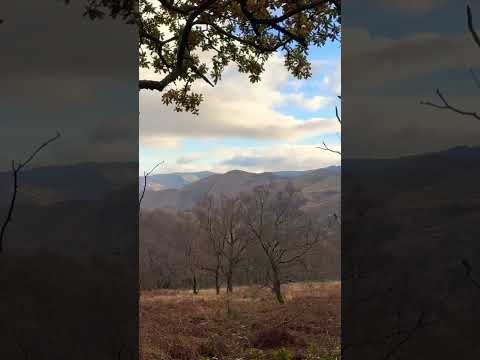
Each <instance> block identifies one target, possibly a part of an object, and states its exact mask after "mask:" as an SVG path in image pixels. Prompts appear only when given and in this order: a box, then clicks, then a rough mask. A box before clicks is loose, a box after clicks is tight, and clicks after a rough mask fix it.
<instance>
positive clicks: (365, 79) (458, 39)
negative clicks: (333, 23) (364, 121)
mask: <svg viewBox="0 0 480 360" xmlns="http://www.w3.org/2000/svg"><path fill="white" fill-rule="evenodd" d="M342 40H343V42H344V45H345V46H344V52H343V54H342V56H343V67H342V76H345V78H348V91H349V92H351V91H354V89H358V90H359V91H360V92H363V90H364V89H377V90H378V88H379V87H381V86H383V85H385V84H389V83H392V82H394V81H400V80H407V79H413V80H414V79H416V78H418V77H419V76H425V75H428V74H432V73H435V72H438V71H447V70H453V69H464V70H465V71H467V69H468V68H469V67H470V66H472V65H474V64H475V63H473V64H472V59H475V58H476V57H477V55H478V48H477V47H476V46H475V45H474V43H473V41H472V40H471V38H470V36H469V35H467V34H460V35H459V34H454V35H450V36H446V35H441V34H431V33H417V34H414V35H408V36H405V37H402V38H399V39H392V38H387V37H383V36H372V35H371V34H370V33H369V32H368V31H367V30H366V29H363V28H344V30H343V36H342Z"/></svg>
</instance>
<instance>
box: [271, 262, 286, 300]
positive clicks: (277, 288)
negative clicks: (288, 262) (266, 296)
mask: <svg viewBox="0 0 480 360" xmlns="http://www.w3.org/2000/svg"><path fill="white" fill-rule="evenodd" d="M272 270H273V284H272V290H273V293H274V294H275V297H276V298H277V301H278V302H279V303H280V304H285V299H284V298H283V294H282V289H281V282H280V274H279V273H278V269H276V268H274V269H272Z"/></svg>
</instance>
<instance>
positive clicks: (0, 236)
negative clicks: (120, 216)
mask: <svg viewBox="0 0 480 360" xmlns="http://www.w3.org/2000/svg"><path fill="white" fill-rule="evenodd" d="M58 138H60V133H59V132H58V131H57V134H56V135H55V136H54V137H52V138H51V139H49V140H47V141H45V142H44V143H42V144H41V145H40V146H39V147H37V148H36V149H35V151H33V153H32V154H31V155H30V156H29V157H28V158H27V160H25V161H24V162H23V163H19V164H15V161H14V160H12V176H13V191H12V198H11V200H10V206H9V208H8V213H7V216H6V218H5V220H4V221H3V224H2V228H1V230H0V253H1V252H3V241H4V238H5V232H6V230H7V226H8V224H9V223H11V222H12V216H13V210H14V208H15V202H16V200H17V192H18V175H19V173H20V171H21V170H22V169H23V168H24V167H25V166H27V165H28V164H29V163H30V162H31V161H32V160H33V159H34V158H35V156H37V154H38V153H39V152H40V151H42V150H43V149H44V148H45V147H46V146H48V145H49V144H51V143H52V142H54V141H55V140H57V139H58Z"/></svg>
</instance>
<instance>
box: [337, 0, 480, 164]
mask: <svg viewBox="0 0 480 360" xmlns="http://www.w3.org/2000/svg"><path fill="white" fill-rule="evenodd" d="M467 3H468V2H467V1H465V0H390V1H386V0H353V1H350V2H349V3H348V6H345V7H344V9H343V10H344V12H343V14H342V22H343V29H342V57H343V60H342V76H343V79H344V81H343V87H342V92H343V99H344V103H343V109H342V110H343V111H342V112H343V119H344V122H343V127H342V156H343V157H344V158H353V157H356V158H389V157H401V156H406V155H415V154H421V153H429V152H438V151H444V150H447V149H450V148H452V147H456V146H461V145H467V146H478V145H479V144H480V123H479V122H478V121H476V120H474V119H472V118H469V117H464V116H461V115H458V114H455V113H453V112H451V111H444V110H438V109H434V108H432V107H428V106H425V105H422V104H421V102H422V101H429V102H433V103H437V104H441V101H440V99H439V98H438V97H437V96H436V93H435V91H436V89H440V90H441V91H442V92H443V94H444V95H445V96H446V97H447V99H448V101H449V102H450V103H451V104H453V105H455V106H457V107H459V108H462V109H465V110H467V111H478V110H479V109H478V95H479V94H480V90H479V88H478V86H477V85H476V84H475V82H474V81H473V80H472V77H471V76H470V70H471V69H473V70H474V71H475V72H476V73H477V74H480V63H479V55H480V49H479V48H478V47H477V46H476V45H475V43H474V42H473V40H472V37H471V34H470V33H469V31H468V29H467V19H466V4H467ZM471 6H472V11H473V17H474V19H473V22H474V24H475V26H476V28H477V29H480V4H479V3H478V2H471Z"/></svg>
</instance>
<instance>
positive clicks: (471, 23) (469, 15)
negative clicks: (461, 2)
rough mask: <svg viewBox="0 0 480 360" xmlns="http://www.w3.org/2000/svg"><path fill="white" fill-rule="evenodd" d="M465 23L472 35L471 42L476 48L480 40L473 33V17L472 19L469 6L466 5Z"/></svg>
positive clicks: (479, 44)
mask: <svg viewBox="0 0 480 360" xmlns="http://www.w3.org/2000/svg"><path fill="white" fill-rule="evenodd" d="M467 23H468V29H469V30H470V33H471V34H472V37H473V40H474V41H475V43H476V44H477V46H479V47H480V38H479V36H478V34H477V32H476V31H475V28H474V26H473V17H472V10H471V9H470V5H467Z"/></svg>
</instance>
